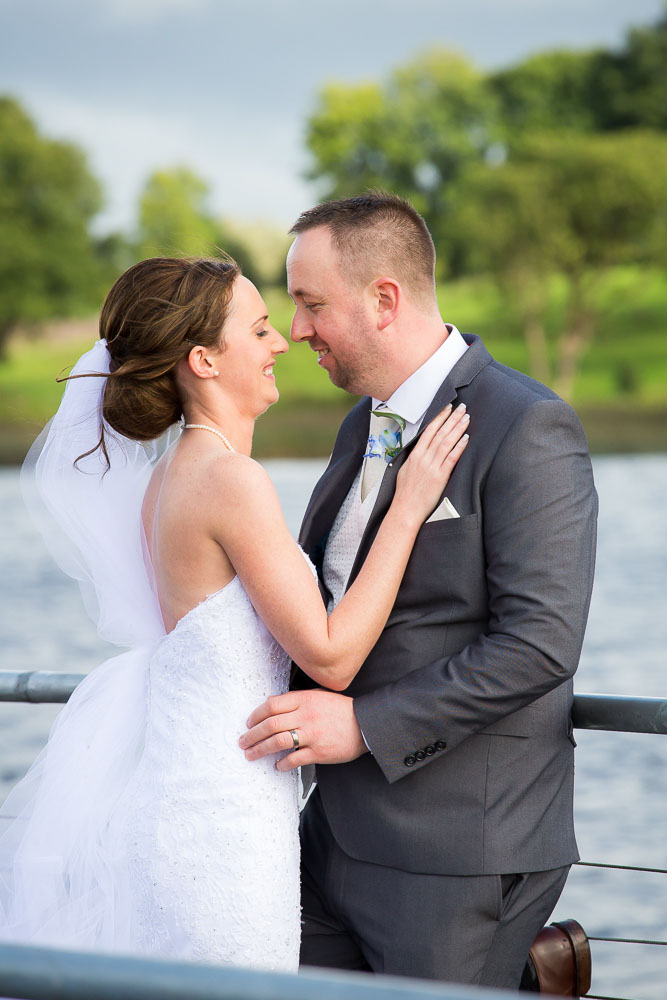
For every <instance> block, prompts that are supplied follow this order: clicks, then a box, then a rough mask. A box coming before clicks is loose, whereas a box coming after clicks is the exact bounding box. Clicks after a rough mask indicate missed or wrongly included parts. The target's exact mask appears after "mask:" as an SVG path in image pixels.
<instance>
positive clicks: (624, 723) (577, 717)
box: [0, 670, 667, 735]
mask: <svg viewBox="0 0 667 1000" xmlns="http://www.w3.org/2000/svg"><path fill="white" fill-rule="evenodd" d="M85 676H86V675H85V674H60V673H52V672H48V671H44V670H32V671H18V670H17V671H13V670H0V701H17V702H21V701H26V702H32V703H35V704H36V703H38V702H51V703H54V704H58V703H62V702H66V701H67V699H68V698H69V697H70V695H71V694H72V691H74V689H75V687H76V686H77V684H79V683H80V682H81V681H82V680H83V678H84V677H85ZM572 721H573V722H574V725H575V728H576V729H598V730H605V731H607V732H614V733H658V734H662V735H667V698H631V697H626V696H625V695H612V694H575V696H574V705H573V707H572Z"/></svg>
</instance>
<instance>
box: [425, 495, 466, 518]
mask: <svg viewBox="0 0 667 1000" xmlns="http://www.w3.org/2000/svg"><path fill="white" fill-rule="evenodd" d="M460 516H461V515H460V514H459V512H458V510H457V509H456V507H455V506H454V504H453V503H452V502H451V500H448V498H447V497H445V499H444V500H443V501H442V503H441V504H439V506H438V507H436V508H435V510H434V511H433V513H432V514H431V516H430V517H429V519H428V520H427V522H426V523H427V524H430V523H431V521H444V520H445V518H446V517H460Z"/></svg>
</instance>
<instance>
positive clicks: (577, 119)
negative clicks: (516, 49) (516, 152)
mask: <svg viewBox="0 0 667 1000" xmlns="http://www.w3.org/2000/svg"><path fill="white" fill-rule="evenodd" d="M597 63H598V53H597V52H569V51H566V50H562V51H559V50H556V51H552V52H542V53H539V54H537V55H534V56H531V57H530V58H529V59H526V60H524V61H523V62H521V63H518V64H517V65H516V66H510V67H509V68H507V69H504V70H500V71H498V72H496V73H493V74H491V76H490V77H489V81H488V82H489V86H490V87H491V89H492V90H493V91H494V93H495V94H496V95H497V98H498V102H499V105H500V113H501V115H502V119H503V122H504V124H505V125H506V127H507V130H508V135H509V136H513V135H515V134H517V133H524V132H536V131H537V132H544V131H547V130H550V129H554V130H555V129H560V128H564V129H566V130H567V131H573V130H578V131H584V132H585V131H592V130H594V129H595V128H596V127H597V121H596V112H595V103H594V100H593V97H594V93H595V89H596V86H597V85H598V82H599V81H598V80H597V78H596V70H597Z"/></svg>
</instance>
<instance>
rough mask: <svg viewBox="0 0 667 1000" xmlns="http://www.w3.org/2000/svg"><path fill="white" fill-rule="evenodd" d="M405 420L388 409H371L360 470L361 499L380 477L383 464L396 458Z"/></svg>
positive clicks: (383, 467)
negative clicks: (368, 429) (368, 430)
mask: <svg viewBox="0 0 667 1000" xmlns="http://www.w3.org/2000/svg"><path fill="white" fill-rule="evenodd" d="M404 429H405V420H404V419H403V417H400V416H399V415H398V413H391V412H390V411H389V410H385V409H382V408H381V407H380V408H378V409H377V410H371V424H370V433H369V435H368V444H367V446H366V454H365V455H364V464H363V469H362V472H361V499H362V501H363V500H365V499H366V497H367V496H368V494H369V493H370V492H371V490H372V489H373V487H374V486H375V484H376V483H377V481H378V480H379V479H381V477H382V475H383V473H384V470H385V466H386V465H387V464H388V463H389V462H391V460H392V459H393V458H396V456H397V455H398V453H399V451H400V450H401V448H402V447H403V430H404Z"/></svg>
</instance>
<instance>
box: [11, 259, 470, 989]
mask: <svg viewBox="0 0 667 1000" xmlns="http://www.w3.org/2000/svg"><path fill="white" fill-rule="evenodd" d="M100 334H101V339H100V340H99V341H98V342H97V343H96V344H95V346H94V347H93V348H92V350H91V351H89V352H88V353H87V354H85V355H84V356H83V357H82V358H81V359H80V360H79V361H78V362H77V364H76V366H75V368H74V369H73V371H72V373H71V375H70V376H69V379H68V384H67V387H66V389H65V393H64V396H63V400H62V403H61V405H60V408H59V410H58V413H57V414H56V416H55V418H54V419H53V421H52V423H51V425H50V426H49V427H47V428H46V429H45V431H44V432H43V435H42V437H41V438H40V439H38V442H36V445H35V446H34V448H33V452H32V453H31V456H29V459H28V461H27V463H26V467H25V468H24V478H25V479H26V481H27V487H28V488H30V486H31V485H32V487H34V490H35V491H36V493H37V495H38V496H37V498H33V501H32V504H33V506H34V507H39V510H40V512H41V513H40V517H41V518H42V523H43V525H44V527H43V530H44V531H45V532H46V537H47V541H48V542H49V544H50V546H51V548H52V550H53V552H54V554H55V556H56V558H57V559H58V561H59V562H60V564H61V566H62V567H63V568H64V569H65V570H66V571H67V572H68V573H70V574H71V575H73V576H74V577H76V579H77V580H78V581H79V583H80V586H81V589H82V595H83V598H84V601H85V603H86V607H87V610H88V611H89V613H90V614H91V615H92V617H93V618H94V620H95V621H96V623H97V626H98V630H99V633H100V635H101V636H102V637H103V638H105V639H107V640H109V641H111V642H113V643H116V644H117V645H119V646H121V647H127V651H126V652H124V653H122V654H121V655H119V656H116V657H114V658H113V659H111V660H108V661H107V662H106V663H104V664H103V665H102V666H100V667H98V668H97V669H96V670H94V671H93V672H92V673H91V674H89V675H88V676H87V677H86V678H85V679H84V680H83V681H82V683H81V684H80V685H79V687H78V688H77V690H76V691H75V693H74V694H73V695H72V697H71V699H70V701H69V703H68V704H67V706H66V707H65V708H64V709H63V711H62V713H61V714H60V716H59V718H58V719H57V721H56V723H55V725H54V727H53V729H52V732H51V735H50V737H49V742H48V744H47V746H46V748H45V750H44V751H43V752H42V753H41V755H40V756H39V758H38V759H37V761H36V762H35V764H34V765H33V766H32V768H31V770H30V771H29V772H28V775H27V776H26V777H25V778H24V779H23V781H21V782H20V783H19V785H18V786H17V787H16V789H15V790H14V791H13V792H12V793H11V794H10V796H9V798H8V800H7V802H6V803H5V806H4V807H3V811H2V816H3V818H5V819H6V818H8V817H12V822H10V823H9V826H8V830H7V832H6V833H5V834H4V835H3V836H2V838H0V939H3V938H4V939H11V940H19V941H23V942H34V943H40V944H49V945H55V946H65V947H70V948H93V949H98V950H113V951H125V952H135V953H136V952H139V953H152V954H160V955H169V956H172V957H180V958H186V959H199V960H205V961H211V962H221V963H229V964H234V965H244V966H254V967H260V968H281V969H286V970H295V969H296V967H297V964H298V954H299V929H300V928H299V924H300V908H299V865H298V857H299V845H298V833H297V825H298V824H297V820H298V807H297V789H296V787H295V780H296V779H295V773H296V772H294V771H287V772H279V771H278V770H277V769H276V768H275V766H274V764H272V763H271V762H270V761H269V759H265V760H263V761H259V762H253V763H249V762H248V761H247V760H246V758H245V756H244V754H243V752H242V751H241V750H240V748H239V745H238V740H239V736H240V735H241V733H242V732H243V731H244V729H245V723H246V719H247V717H248V715H249V714H250V712H251V711H252V709H253V708H254V706H256V705H257V704H260V703H261V702H263V701H264V700H266V698H267V697H269V696H270V695H272V694H280V693H282V692H284V691H285V690H286V689H287V685H288V680H289V668H290V659H293V660H294V661H295V662H296V663H297V664H298V665H299V666H300V667H301V668H302V669H303V670H304V671H305V672H306V673H308V674H309V675H310V676H311V677H312V678H313V679H314V680H315V681H316V682H317V683H318V684H320V685H322V686H324V687H327V688H331V689H333V690H336V691H340V690H344V689H345V688H346V687H347V685H348V684H349V683H350V681H351V680H352V678H353V677H354V675H355V673H356V671H357V670H358V669H359V667H360V666H361V664H362V662H363V661H364V659H365V658H366V656H367V654H368V652H369V651H370V650H371V648H372V647H373V645H374V643H375V642H376V640H377V638H378V637H379V635H380V632H381V630H382V627H383V625H384V623H385V621H386V619H387V617H388V616H389V613H390V610H391V607H392V604H393V601H394V599H395V597H396V593H397V590H398V586H399V583H400V580H401V577H402V575H403V572H404V570H405V567H406V564H407V561H408V558H409V556H410V552H411V549H412V545H413V543H414V540H415V537H416V534H417V532H418V530H419V528H420V526H421V524H422V522H423V521H424V520H425V519H426V518H427V517H428V516H429V514H430V513H431V512H432V510H433V509H434V508H435V506H436V504H437V503H438V501H439V499H440V496H441V494H442V491H443V489H444V487H445V485H446V482H447V480H448V478H449V475H450V472H451V470H452V468H453V467H454V465H455V463H456V461H457V460H458V458H459V456H460V455H461V454H462V452H463V450H464V448H465V445H466V443H467V436H466V435H464V430H465V426H466V425H465V421H464V420H461V414H460V413H458V412H456V413H454V414H453V415H451V416H450V415H449V414H448V412H447V411H443V413H441V414H440V416H439V417H437V418H436V419H435V420H434V421H433V422H432V424H431V425H430V426H429V427H428V428H427V429H426V430H425V431H424V433H423V435H422V436H421V438H420V440H419V442H418V443H417V444H416V446H415V447H414V449H413V451H412V454H411V456H410V458H409V460H408V461H407V462H406V463H405V464H404V466H403V468H402V469H401V471H400V473H399V476H398V485H397V489H396V495H395V498H394V501H393V503H392V505H391V508H390V510H389V512H388V514H387V516H386V518H385V520H384V523H383V525H382V527H381V528H380V531H379V532H378V535H377V538H376V540H375V542H374V544H373V547H372V549H371V551H370V553H369V555H368V558H367V560H366V563H365V565H364V567H363V569H362V571H361V572H360V574H359V576H358V577H357V579H356V580H355V582H354V583H353V585H352V586H351V587H350V589H349V591H348V593H347V594H346V596H345V597H344V599H343V600H342V601H341V602H340V604H339V605H338V607H337V608H336V609H335V611H334V612H333V613H332V614H331V616H330V617H329V618H328V619H327V616H326V612H325V608H324V605H323V603H322V599H321V596H320V593H319V590H318V586H317V580H316V577H315V575H314V570H313V568H312V566H311V565H310V563H309V561H308V560H307V558H306V557H305V556H304V554H303V553H302V552H301V551H300V550H299V548H298V547H297V545H296V543H295V542H294V541H293V539H292V537H291V535H290V533H289V531H288V528H287V526H286V524H285V521H284V518H283V515H282V512H281V509H280V505H279V502H278V499H277V496H276V492H275V490H274V488H273V485H272V484H271V481H270V479H269V477H268V476H267V474H266V472H265V471H264V470H263V468H262V467H261V466H260V465H258V464H257V463H256V462H255V461H253V460H252V459H251V458H250V450H251V444H252V435H253V427H254V422H255V420H256V418H257V417H258V416H259V415H260V414H261V413H263V412H264V411H265V410H266V409H267V408H268V407H269V406H270V405H271V404H272V403H274V402H275V401H276V400H277V399H278V391H277V389H276V382H275V376H274V362H275V360H276V358H277V356H279V355H280V354H282V353H284V352H285V351H286V350H287V347H288V345H287V342H286V341H285V339H284V338H283V337H282V336H281V335H280V334H279V333H278V331H277V330H275V329H274V327H273V326H271V324H270V322H269V319H268V315H267V310H266V306H265V305H264V302H263V301H262V298H261V296H260V295H259V293H258V292H257V290H256V288H255V287H254V286H253V285H252V284H251V282H250V281H248V280H247V279H246V278H245V277H243V276H242V275H241V273H240V271H239V268H238V267H237V265H236V264H235V263H234V262H233V261H231V260H205V259H204V260H180V259H168V258H158V259H153V260H145V261H142V262H141V263H139V264H136V265H134V266H133V267H132V268H130V269H129V270H128V271H127V272H126V273H125V274H123V275H122V276H121V277H120V278H119V279H118V281H117V282H116V284H115V285H114V287H113V288H112V289H111V291H110V293H109V295H108V297H107V299H106V301H105V303H104V306H103V309H102V313H101V319H100ZM179 420H182V424H183V429H182V432H181V433H180V434H177V435H176V439H175V440H174V441H173V442H172V443H171V444H170V445H169V446H168V447H167V448H166V450H165V451H163V453H162V454H161V457H159V456H158V451H159V449H158V448H157V447H156V445H155V442H156V441H157V439H159V438H160V437H161V436H162V435H163V434H164V432H166V431H168V430H170V429H173V428H174V425H177V423H178V421H179ZM288 742H289V741H288ZM294 744H295V746H296V745H297V744H296V740H294Z"/></svg>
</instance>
